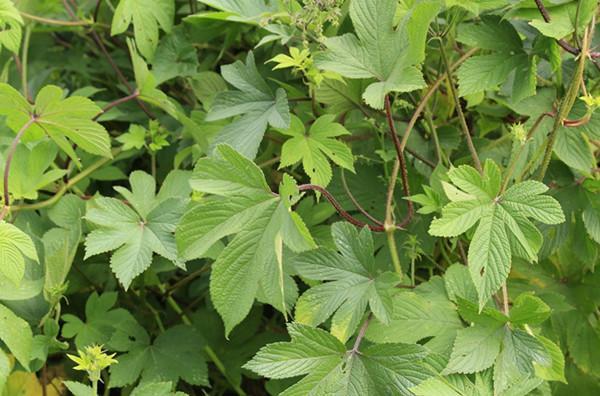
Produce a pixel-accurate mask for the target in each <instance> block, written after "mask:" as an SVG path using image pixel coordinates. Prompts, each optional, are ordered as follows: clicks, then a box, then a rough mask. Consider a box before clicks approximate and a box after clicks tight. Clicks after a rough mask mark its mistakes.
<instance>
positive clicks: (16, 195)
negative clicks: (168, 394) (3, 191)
mask: <svg viewBox="0 0 600 396" xmlns="http://www.w3.org/2000/svg"><path fill="white" fill-rule="evenodd" d="M28 146H29V147H28ZM57 152H58V148H57V147H56V145H55V144H54V143H52V142H51V141H41V142H35V143H32V144H30V145H25V144H21V145H18V146H17V149H16V151H15V154H14V157H13V161H12V163H11V167H10V174H9V177H8V184H9V186H10V194H11V196H12V198H13V200H17V199H37V198H38V190H40V189H42V188H44V187H46V186H49V185H51V184H52V183H54V182H55V181H56V180H58V179H60V178H61V177H63V176H64V175H65V173H66V171H65V170H62V169H51V170H48V167H50V166H51V165H52V164H53V162H54V159H55V158H56V154H57ZM5 162H6V161H2V164H0V170H1V171H2V172H4V164H5ZM0 186H1V187H2V188H3V187H4V182H3V180H2V181H0Z"/></svg>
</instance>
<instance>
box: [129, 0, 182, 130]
mask: <svg viewBox="0 0 600 396" xmlns="http://www.w3.org/2000/svg"><path fill="white" fill-rule="evenodd" d="M134 1H135V0H134ZM161 1H163V0H161ZM127 47H128V48H129V55H130V56H131V62H132V63H133V72H134V76H135V83H136V85H137V88H138V90H139V98H140V99H141V100H143V101H144V102H146V103H149V104H151V105H153V106H156V107H158V108H160V109H162V110H163V111H164V112H165V113H167V114H168V115H170V116H171V117H173V118H174V119H176V120H177V121H179V122H180V123H182V124H184V125H186V126H193V123H192V121H191V120H190V119H189V118H188V117H187V116H186V115H185V113H184V111H183V109H182V108H181V105H179V103H178V102H176V101H174V100H173V99H171V98H170V97H168V96H167V95H166V94H165V93H164V92H163V91H161V90H160V89H158V83H157V81H156V77H155V76H154V74H152V73H151V72H150V70H149V69H148V65H147V64H146V62H145V61H144V59H143V58H142V57H141V56H140V54H139V53H138V48H137V47H136V44H135V42H134V41H133V40H132V39H129V38H128V39H127Z"/></svg>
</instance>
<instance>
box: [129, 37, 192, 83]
mask: <svg viewBox="0 0 600 396" xmlns="http://www.w3.org/2000/svg"><path fill="white" fill-rule="evenodd" d="M138 48H139V45H138ZM198 66H199V64H198V56H197V55H196V49H195V48H194V46H193V45H192V43H191V42H190V39H189V38H188V37H187V35H186V34H185V31H184V30H183V28H180V27H176V28H175V29H174V30H173V32H171V33H170V34H169V35H167V36H165V37H164V38H163V39H162V40H161V41H160V44H159V45H158V48H157V49H156V54H155V56H154V61H153V62H152V74H153V75H154V76H155V77H156V83H157V84H162V83H163V82H165V81H168V80H170V79H172V78H175V77H191V76H194V75H195V74H196V73H197V71H198Z"/></svg>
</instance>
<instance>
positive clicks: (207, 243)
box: [176, 145, 315, 334]
mask: <svg viewBox="0 0 600 396" xmlns="http://www.w3.org/2000/svg"><path fill="white" fill-rule="evenodd" d="M190 184H191V186H192V188H193V189H194V190H195V191H199V192H203V193H207V194H212V195H213V196H211V197H209V198H203V199H202V200H201V201H200V202H199V203H197V204H196V205H193V206H192V207H191V208H190V209H189V210H188V211H187V212H186V213H185V214H184V216H183V217H182V219H181V222H180V223H179V225H178V227H177V232H176V238H177V245H178V247H179V250H180V252H181V254H182V255H183V257H184V258H186V259H192V258H197V257H201V256H202V255H203V254H204V253H206V252H207V251H208V249H209V248H210V247H211V246H213V245H214V244H215V243H216V242H217V241H219V240H220V239H222V238H224V237H226V236H233V237H231V239H230V242H229V243H228V244H227V246H226V247H225V249H224V250H223V251H222V252H221V253H220V254H219V256H218V257H217V259H216V261H215V263H214V264H213V271H212V273H211V279H210V293H211V297H212V300H213V303H214V304H215V307H216V309H217V311H218V312H219V314H220V315H221V317H222V318H223V321H224V322H225V332H226V334H229V333H230V332H231V330H232V329H233V328H234V327H235V326H236V325H237V324H239V323H240V322H241V321H242V320H243V319H244V318H245V317H246V315H247V314H248V312H249V311H250V308H251V307H252V303H253V302H254V299H255V298H258V297H261V300H262V301H266V302H268V303H269V304H271V305H273V306H274V307H275V308H277V309H278V310H280V311H281V312H284V313H285V312H287V310H288V309H289V308H290V306H289V302H288V300H289V297H290V295H289V293H288V295H287V296H286V289H287V290H288V292H290V291H292V292H293V293H294V294H296V293H297V291H296V286H295V283H294V282H293V280H292V279H291V278H290V277H289V275H287V274H285V273H284V268H283V263H284V262H286V261H287V259H286V256H285V254H286V253H285V252H284V250H283V246H286V247H287V248H289V249H290V250H292V251H294V252H301V251H304V250H308V249H311V248H314V247H315V243H314V241H313V239H312V237H311V236H310V233H309V232H308V229H307V228H306V225H305V224H304V222H303V221H302V219H301V218H300V217H299V216H298V215H297V214H295V213H294V212H292V211H291V205H292V204H293V203H294V202H295V200H296V199H297V198H295V197H296V196H297V195H298V189H297V187H296V186H295V182H293V181H292V179H291V178H290V177H289V176H287V177H284V182H283V183H282V184H281V186H280V195H279V196H277V195H275V194H273V193H272V192H271V190H270V189H269V187H268V185H267V183H266V180H265V178H264V175H263V174H262V171H261V170H260V168H259V167H258V166H256V164H254V163H253V162H252V161H250V160H249V159H247V158H246V157H244V156H243V155H241V154H240V153H238V152H237V151H235V150H234V149H233V148H232V147H230V146H228V145H219V146H217V147H216V150H215V155H214V156H213V157H208V158H203V159H200V160H199V161H198V163H197V164H196V168H195V171H194V175H193V176H192V179H191V181H190ZM282 260H283V262H282ZM274 274H278V276H277V277H276V278H277V281H276V282H273V279H274ZM292 297H293V300H295V296H292ZM292 302H293V301H292Z"/></svg>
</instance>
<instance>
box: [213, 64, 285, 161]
mask: <svg viewBox="0 0 600 396" xmlns="http://www.w3.org/2000/svg"><path fill="white" fill-rule="evenodd" d="M221 74H222V76H223V78H224V79H225V81H227V82H228V83H229V84H231V85H233V86H234V87H235V88H237V90H235V91H226V92H222V93H220V94H218V95H217V97H216V98H215V101H214V103H213V107H212V109H211V111H210V112H209V113H208V115H207V116H206V120H207V121H218V120H222V119H225V118H230V117H234V116H240V115H241V117H240V118H238V119H236V120H234V121H233V122H231V123H230V124H228V125H226V126H225V127H224V128H223V129H222V130H221V131H220V132H219V134H218V135H217V136H216V137H215V139H214V141H213V144H212V148H213V149H214V148H215V147H217V146H218V145H219V144H222V143H226V144H229V145H230V146H231V147H233V148H234V149H236V150H237V151H238V152H240V153H241V154H243V155H245V156H246V157H248V158H251V159H252V158H254V157H256V153H257V152H258V146H259V145H260V142H261V140H262V138H263V135H264V133H265V131H266V130H267V126H268V125H271V126H272V127H274V128H280V129H286V128H288V127H289V125H290V111H289V107H288V101H287V95H286V93H285V91H284V90H283V89H282V88H278V89H277V90H276V91H275V92H273V90H272V89H271V88H270V87H269V85H267V83H266V81H265V80H264V79H263V78H262V76H261V75H260V74H259V73H258V70H257V69H256V64H255V61H254V54H253V53H252V52H249V53H248V57H247V58H246V63H243V62H241V61H237V62H235V63H233V64H231V65H226V66H223V67H222V68H221Z"/></svg>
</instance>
